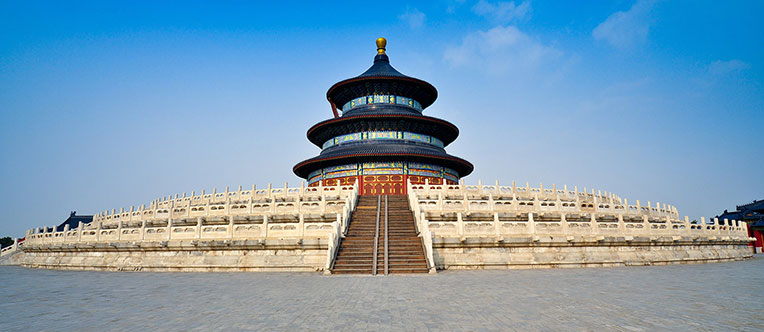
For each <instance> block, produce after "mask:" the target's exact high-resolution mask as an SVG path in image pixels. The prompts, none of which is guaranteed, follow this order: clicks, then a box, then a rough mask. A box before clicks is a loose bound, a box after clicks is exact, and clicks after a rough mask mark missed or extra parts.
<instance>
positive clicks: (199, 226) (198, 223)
mask: <svg viewBox="0 0 764 332" xmlns="http://www.w3.org/2000/svg"><path fill="white" fill-rule="evenodd" d="M227 192H228V187H226V196H228V194H227ZM195 228H196V229H194V234H196V236H195V237H196V238H197V239H201V238H202V217H197V218H196V227H195Z"/></svg>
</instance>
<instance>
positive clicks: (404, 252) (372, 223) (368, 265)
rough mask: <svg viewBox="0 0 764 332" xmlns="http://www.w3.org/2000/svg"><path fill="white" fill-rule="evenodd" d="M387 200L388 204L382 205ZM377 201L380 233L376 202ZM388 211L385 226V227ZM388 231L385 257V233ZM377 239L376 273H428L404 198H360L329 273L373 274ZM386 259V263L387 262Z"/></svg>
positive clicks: (396, 196)
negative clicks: (376, 238)
mask: <svg viewBox="0 0 764 332" xmlns="http://www.w3.org/2000/svg"><path fill="white" fill-rule="evenodd" d="M386 201H387V205H386V204H385V202H386ZM378 202H379V230H377V203H378ZM385 212H387V225H385ZM386 230H387V257H385V234H386ZM375 235H376V236H378V238H379V239H378V240H377V241H376V242H377V247H376V253H377V255H376V256H377V264H376V274H385V262H387V272H388V273H393V274H397V273H427V272H429V270H428V269H427V262H426V261H425V257H424V248H423V247H422V241H421V239H420V238H419V237H418V236H417V234H416V228H415V225H414V216H413V214H412V212H411V210H410V208H409V203H408V199H407V197H406V196H405V195H390V196H387V197H385V196H361V197H360V198H359V200H358V205H357V206H356V209H355V211H353V218H352V219H351V221H350V225H349V227H348V233H347V236H346V237H345V238H344V239H342V243H340V248H339V252H338V253H337V258H336V259H335V261H334V268H333V269H332V273H335V274H374V273H373V272H374V253H375V247H374V242H375V241H374V239H375ZM386 258H387V260H386Z"/></svg>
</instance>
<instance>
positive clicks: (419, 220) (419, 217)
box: [407, 182, 435, 273]
mask: <svg viewBox="0 0 764 332" xmlns="http://www.w3.org/2000/svg"><path fill="white" fill-rule="evenodd" d="M407 186H408V188H407V190H408V191H407V192H408V199H409V206H410V207H411V211H412V213H413V214H414V224H415V225H416V231H417V234H418V235H419V237H420V238H421V240H422V247H423V248H424V257H425V260H426V261H427V269H428V270H430V273H434V272H435V259H434V255H433V251H432V250H433V249H432V233H431V232H430V226H429V223H428V222H427V219H426V218H425V216H424V212H422V210H421V208H420V205H419V200H418V199H417V196H416V194H413V193H414V190H413V187H412V184H411V182H409V183H408V184H407Z"/></svg>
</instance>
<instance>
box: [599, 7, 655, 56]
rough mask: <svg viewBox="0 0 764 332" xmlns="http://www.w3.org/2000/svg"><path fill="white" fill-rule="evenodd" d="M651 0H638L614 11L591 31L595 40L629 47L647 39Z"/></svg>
mask: <svg viewBox="0 0 764 332" xmlns="http://www.w3.org/2000/svg"><path fill="white" fill-rule="evenodd" d="M653 3H654V1H653V0H639V1H637V3H635V4H634V5H633V6H632V7H631V9H629V10H628V11H625V12H615V13H613V14H612V15H610V16H608V18H607V19H606V20H605V21H604V22H602V23H600V24H599V25H598V26H597V27H596V28H594V30H593V31H592V36H594V38H595V39H597V40H605V41H607V42H608V43H610V44H611V45H613V46H615V47H618V48H629V47H632V46H635V45H639V44H642V43H644V42H645V41H647V34H648V33H649V32H650V23H651V22H650V15H649V14H650V9H651V8H652V7H653Z"/></svg>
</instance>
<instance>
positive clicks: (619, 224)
mask: <svg viewBox="0 0 764 332" xmlns="http://www.w3.org/2000/svg"><path fill="white" fill-rule="evenodd" d="M408 193H409V200H410V205H411V207H412V209H413V210H414V211H415V217H416V218H417V227H418V229H419V232H420V234H423V233H427V232H431V233H432V236H435V237H454V238H459V239H462V240H463V239H464V238H466V237H494V238H497V239H501V238H503V237H506V236H510V237H511V236H528V237H532V238H533V239H534V240H535V239H538V238H539V237H542V236H551V237H565V238H566V239H567V240H568V241H577V240H586V241H589V240H597V241H599V240H603V239H604V238H605V237H623V238H624V239H625V240H626V241H630V240H633V239H634V238H637V237H640V238H650V239H657V238H671V239H673V240H675V241H678V240H681V239H687V238H691V239H699V238H705V239H707V240H717V241H742V242H745V241H749V240H750V238H749V237H748V230H747V224H746V223H745V222H741V221H737V220H726V219H724V220H719V219H714V220H713V222H712V223H706V220H705V218H700V221H697V222H690V219H689V217H684V219H683V220H680V219H679V213H678V212H677V210H676V208H675V207H673V206H670V205H665V204H664V205H662V206H661V205H660V204H656V205H655V206H654V205H652V204H651V203H650V202H648V204H647V206H641V205H640V203H639V201H637V204H636V205H628V204H626V200H625V199H621V198H620V197H618V196H616V195H613V194H607V193H605V194H604V195H603V194H601V193H598V194H595V193H594V191H592V192H591V193H585V192H584V193H580V192H578V191H577V190H574V191H569V190H567V188H565V189H564V190H556V188H555V189H551V190H547V189H544V188H543V187H541V186H540V187H539V188H531V187H530V186H527V185H526V187H520V188H518V187H516V186H515V185H512V186H511V187H510V186H505V187H502V186H499V185H498V183H497V184H496V185H493V186H484V185H482V184H478V185H476V186H472V185H464V184H461V185H431V184H429V183H427V184H424V185H412V184H409V187H408ZM426 250H427V249H426Z"/></svg>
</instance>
